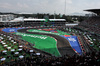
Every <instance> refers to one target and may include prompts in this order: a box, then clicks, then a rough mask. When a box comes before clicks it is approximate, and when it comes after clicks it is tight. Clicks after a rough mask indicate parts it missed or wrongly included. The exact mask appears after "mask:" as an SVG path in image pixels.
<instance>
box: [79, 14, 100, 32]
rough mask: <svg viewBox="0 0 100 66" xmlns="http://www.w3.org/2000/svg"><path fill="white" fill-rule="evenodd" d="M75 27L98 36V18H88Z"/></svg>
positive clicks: (99, 17)
mask: <svg viewBox="0 0 100 66" xmlns="http://www.w3.org/2000/svg"><path fill="white" fill-rule="evenodd" d="M77 27H79V28H82V29H85V30H87V31H91V32H93V33H96V34H100V16H94V17H90V18H88V19H87V20H85V21H83V22H82V23H80V24H79V25H78V26H77Z"/></svg>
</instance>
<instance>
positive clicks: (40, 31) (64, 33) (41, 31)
mask: <svg viewBox="0 0 100 66" xmlns="http://www.w3.org/2000/svg"><path fill="white" fill-rule="evenodd" d="M28 31H29V32H39V33H49V34H55V35H70V34H68V33H66V32H63V31H60V30H56V31H57V32H58V33H54V32H50V31H43V30H37V29H31V30H28Z"/></svg>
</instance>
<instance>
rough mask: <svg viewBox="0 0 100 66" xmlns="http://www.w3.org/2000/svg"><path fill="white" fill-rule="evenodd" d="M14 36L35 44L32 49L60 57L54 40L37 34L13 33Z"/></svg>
mask: <svg viewBox="0 0 100 66" xmlns="http://www.w3.org/2000/svg"><path fill="white" fill-rule="evenodd" d="M15 34H16V35H21V36H22V39H23V40H25V41H28V42H30V43H32V44H35V46H33V47H34V48H37V49H40V50H43V51H45V52H48V53H50V54H52V55H55V56H60V53H59V51H58V49H57V45H56V44H57V42H56V40H55V39H54V38H51V37H49V36H45V35H38V34H26V33H15Z"/></svg>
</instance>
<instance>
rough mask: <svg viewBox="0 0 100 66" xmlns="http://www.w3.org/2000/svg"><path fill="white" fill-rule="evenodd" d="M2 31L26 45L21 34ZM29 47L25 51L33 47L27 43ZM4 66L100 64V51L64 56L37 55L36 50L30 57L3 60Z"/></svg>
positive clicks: (86, 65)
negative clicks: (21, 38)
mask: <svg viewBox="0 0 100 66" xmlns="http://www.w3.org/2000/svg"><path fill="white" fill-rule="evenodd" d="M0 33H2V34H5V35H9V36H11V37H13V39H14V40H15V39H16V38H17V39H16V42H17V41H18V42H19V44H23V46H25V43H26V42H24V41H22V40H20V39H19V38H20V36H16V35H14V34H10V33H5V32H2V31H0ZM26 46H27V47H28V48H27V49H24V51H26V52H29V50H30V49H32V48H31V47H30V46H29V45H26ZM0 65H2V66H100V52H92V54H90V53H86V54H84V55H77V54H75V55H74V56H72V57H69V56H68V55H64V56H62V57H55V56H47V55H44V54H40V55H36V54H35V53H34V52H33V53H30V56H29V57H24V58H18V59H13V60H11V61H9V62H6V61H2V62H1V63H0Z"/></svg>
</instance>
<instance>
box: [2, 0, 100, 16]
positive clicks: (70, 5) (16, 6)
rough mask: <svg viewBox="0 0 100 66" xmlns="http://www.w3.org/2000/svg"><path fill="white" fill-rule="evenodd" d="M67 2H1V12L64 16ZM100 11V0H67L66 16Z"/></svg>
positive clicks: (30, 0) (10, 0) (12, 0)
mask: <svg viewBox="0 0 100 66" xmlns="http://www.w3.org/2000/svg"><path fill="white" fill-rule="evenodd" d="M64 8H65V0H0V12H27V13H50V14H53V13H54V11H55V12H56V13H57V14H59V13H61V14H64ZM96 8H97V9H99V8H100V0H66V14H67V15H68V14H71V13H85V12H84V11H83V10H86V9H96Z"/></svg>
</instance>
